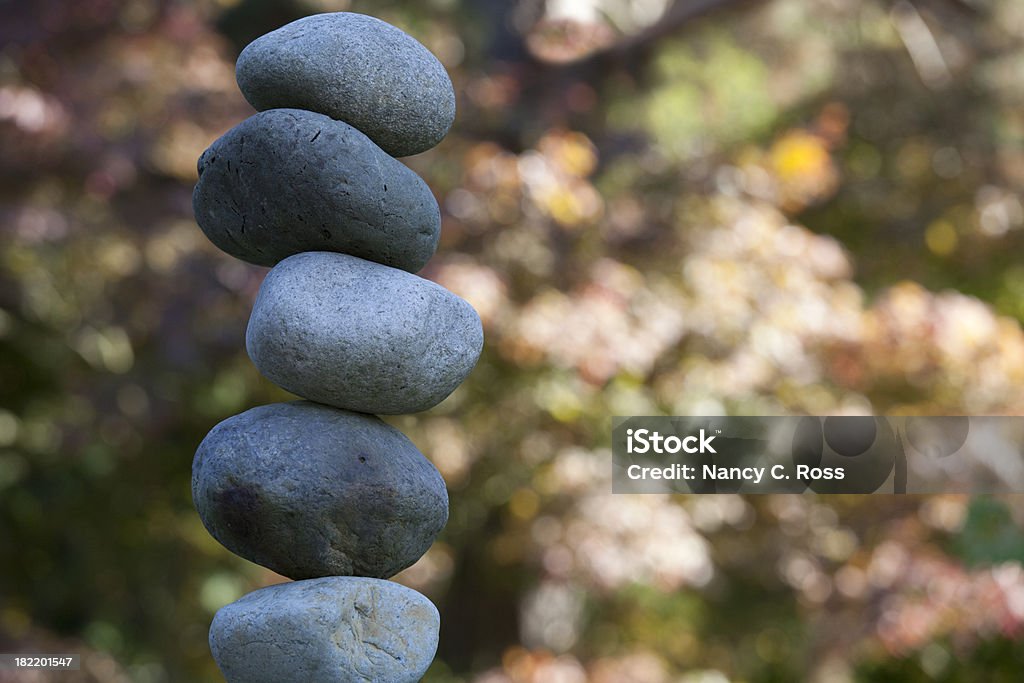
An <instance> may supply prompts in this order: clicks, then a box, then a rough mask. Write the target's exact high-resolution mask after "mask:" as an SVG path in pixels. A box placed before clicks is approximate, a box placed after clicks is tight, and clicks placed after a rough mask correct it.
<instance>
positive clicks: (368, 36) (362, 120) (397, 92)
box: [235, 12, 455, 157]
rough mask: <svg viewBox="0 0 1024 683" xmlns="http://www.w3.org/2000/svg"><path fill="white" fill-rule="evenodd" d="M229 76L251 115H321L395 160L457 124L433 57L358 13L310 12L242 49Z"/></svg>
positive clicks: (437, 139) (412, 41) (446, 85)
mask: <svg viewBox="0 0 1024 683" xmlns="http://www.w3.org/2000/svg"><path fill="white" fill-rule="evenodd" d="M235 74H236V77H237V79H238V87H239V88H241V89H242V94H243V95H245V99H247V100H249V103H250V104H251V105H252V106H253V107H255V108H256V109H259V110H265V109H276V108H281V107H288V108H295V109H308V110H310V111H315V112H320V113H321V114H326V115H328V116H330V117H332V118H335V119H338V120H339V121H345V122H347V123H350V124H352V125H353V126H355V127H356V128H358V129H359V130H361V131H363V132H364V133H366V134H367V135H368V136H370V138H371V139H373V141H374V142H376V143H377V144H378V145H380V146H381V148H383V149H384V150H385V151H386V152H387V153H388V154H391V155H394V156H398V157H401V156H408V155H410V154H418V153H420V152H423V151H425V150H428V149H430V148H431V147H433V146H434V145H436V144H437V143H438V142H440V141H441V139H442V138H443V137H444V136H445V135H446V134H447V133H448V129H449V128H451V125H452V121H454V120H455V91H454V90H453V89H452V82H451V79H449V78H448V74H447V72H445V70H444V67H443V66H442V65H441V63H440V62H439V61H437V58H436V57H434V55H432V54H431V53H430V51H429V50H427V48H425V47H423V45H421V44H420V43H419V42H417V41H416V39H415V38H413V37H412V36H410V35H408V34H407V33H404V32H403V31H401V30H400V29H397V28H395V27H394V26H391V25H390V24H387V23H385V22H383V21H381V20H380V19H375V18H374V17H369V16H366V15H364V14H354V13H351V12H336V13H331V14H316V15H313V16H310V17H305V18H303V19H299V20H298V21H293V22H292V23H290V24H287V25H285V26H282V27H281V28H279V29H277V30H276V31H271V32H270V33H268V34H266V35H264V36H261V37H259V38H257V39H256V40H254V41H253V42H252V43H250V44H249V45H248V46H247V47H246V48H245V49H244V50H242V54H240V55H239V56H238V64H237V66H236V69H235Z"/></svg>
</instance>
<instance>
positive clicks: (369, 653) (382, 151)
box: [192, 12, 483, 683]
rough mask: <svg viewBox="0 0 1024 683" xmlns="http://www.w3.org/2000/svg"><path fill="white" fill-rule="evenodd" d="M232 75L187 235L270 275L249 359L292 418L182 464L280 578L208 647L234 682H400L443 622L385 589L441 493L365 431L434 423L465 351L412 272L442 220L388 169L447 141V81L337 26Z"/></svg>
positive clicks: (379, 38)
mask: <svg viewBox="0 0 1024 683" xmlns="http://www.w3.org/2000/svg"><path fill="white" fill-rule="evenodd" d="M237 77H238V84H239V86H240V88H241V89H242V92H243V94H244V95H245V97H246V99H248V100H249V102H250V103H251V104H252V105H253V106H254V107H255V108H256V109H257V110H259V111H260V113H258V114H256V115H255V116H252V117H251V118H249V119H248V120H246V121H244V122H242V123H241V124H239V125H238V126H236V127H235V128H233V129H232V130H230V131H229V132H228V133H226V134H225V135H224V136H223V137H221V138H220V139H219V140H217V141H216V142H214V143H213V145H211V146H210V148H209V149H208V150H206V152H204V153H203V155H202V157H201V158H200V160H199V182H198V184H197V185H196V189H195V194H194V196H193V204H194V208H195V214H196V220H197V222H198V223H199V225H200V227H201V228H202V229H203V231H204V232H205V233H206V235H207V236H208V237H209V238H210V240H212V241H213V243H214V244H216V245H217V246H218V247H220V248H221V249H223V250H224V251H226V252H227V253H229V254H231V255H233V256H236V257H238V258H240V259H243V260H245V261H248V262H250V263H256V264H260V265H267V266H273V268H272V270H271V271H270V273H269V274H268V275H267V277H266V279H265V280H264V282H263V285H262V286H261V287H260V291H259V294H258V296H257V299H256V303H255V306H254V309H253V312H252V316H251V318H250V320H249V326H248V329H247V331H246V348H247V350H248V352H249V357H250V358H251V359H252V361H253V363H254V364H255V365H256V367H257V368H258V369H259V371H260V372H261V373H262V374H263V375H264V376H266V377H267V378H269V379H270V380H272V381H273V382H275V383H276V384H278V385H280V386H281V387H283V388H285V389H287V390H288V391H291V392H293V393H295V394H298V395H299V396H301V397H303V398H305V399H307V400H305V401H296V402H293V403H281V404H273V405H266V406H261V407H258V408H253V409H252V410H249V411H247V412H245V413H242V414H241V415H236V416H235V417H232V418H229V419H227V420H225V421H224V422H222V423H220V424H219V425H217V426H216V427H214V429H213V430H212V431H211V432H210V433H209V435H207V437H206V438H205V439H204V440H203V442H202V444H200V446H199V449H198V451H197V453H196V456H195V460H194V462H193V471H192V495H193V499H194V501H195V504H196V508H197V509H198V510H199V514H200V516H201V518H202V520H203V524H205V525H206V528H207V529H208V530H209V531H210V533H211V534H212V535H213V536H214V537H215V538H216V539H217V540H218V541H220V542H221V543H222V544H223V545H224V546H226V547H227V548H228V549H229V550H231V551H232V552H234V553H237V554H238V555H240V556H242V557H244V558H246V559H248V560H251V561H253V562H256V563H258V564H261V565H263V566H265V567H269V568H270V569H272V570H274V571H275V572H278V573H280V574H283V575H285V576H287V577H289V578H292V579H295V581H294V582H291V583H284V584H279V585H275V586H271V587H268V588H264V589H261V590H258V591H255V592H254V593H251V594H249V595H247V596H245V597H243V598H242V599H240V600H238V601H237V602H234V603H232V604H230V605H227V606H225V607H224V608H222V609H221V610H220V611H219V612H217V615H216V616H215V617H214V620H213V625H212V626H211V629H210V648H211V650H212V652H213V656H214V658H215V659H216V661H217V664H218V666H219V667H220V669H221V671H222V672H223V674H224V676H225V678H226V679H227V680H228V681H229V682H232V683H234V682H238V683H242V682H244V683H262V682H267V683H270V682H273V683H284V682H287V681H302V682H309V681H316V682H318V683H330V682H334V681H337V682H341V681H374V682H381V683H387V682H392V681H394V682H399V681H418V680H419V679H420V677H421V676H422V675H423V673H424V672H425V671H426V669H427V667H428V666H429V665H430V662H431V660H432V659H433V656H434V653H435V651H436V648H437V638H438V628H439V625H440V617H439V615H438V612H437V609H436V608H435V607H434V606H433V604H431V603H430V601H429V600H427V598H425V597H424V596H422V595H420V594H419V593H417V592H415V591H413V590H411V589H409V588H405V587H403V586H401V585H399V584H397V583H394V582H391V581H387V580H386V579H387V578H389V577H391V576H394V575H395V574H397V573H398V572H400V571H401V570H403V569H405V568H406V567H409V566H411V565H412V564H413V563H414V562H416V560H418V559H419V558H420V557H421V556H422V555H423V553H425V552H426V551H427V549H428V548H429V547H430V545H431V544H432V543H433V541H434V539H435V538H436V536H437V534H438V533H439V532H440V531H441V529H442V528H443V527H444V525H445V523H446V522H447V519H448V494H447V491H446V489H445V484H444V480H443V479H442V478H441V475H440V474H439V473H438V471H437V469H436V468H435V467H434V466H433V465H432V464H431V463H430V462H429V461H428V460H427V459H426V458H425V457H424V456H423V455H422V454H421V453H420V452H419V451H418V450H417V449H416V447H415V446H414V445H413V444H412V443H411V442H410V441H409V440H408V439H407V438H406V437H405V436H404V435H403V434H402V433H401V432H399V431H398V430H396V429H394V428H393V427H390V426H388V425H387V424H385V423H384V422H382V421H381V420H380V419H379V418H377V417H375V414H399V413H411V412H417V411H421V410H426V409H428V408H430V407H432V406H434V405H436V404H437V403H439V402H440V401H442V400H443V399H444V398H445V397H446V396H448V395H449V394H450V393H451V392H452V391H453V390H454V389H455V388H456V387H457V386H458V385H459V384H460V383H461V382H462V381H463V380H464V379H465V378H466V376H467V375H468V374H469V372H470V370H472V368H473V366H474V365H475V364H476V361H477V358H478V357H479V355H480V350H481V347H482V345H483V332H482V329H481V325H480V319H479V317H478V316H477V314H476V312H475V311H474V310H473V308H472V307H471V306H470V305H469V304H468V303H466V302H465V301H463V300H462V299H460V298H458V297H456V296H455V295H453V294H451V293H450V292H448V291H447V290H445V289H444V288H442V287H440V286H438V285H436V284H434V283H432V282H429V281H427V280H425V279H423V278H420V277H418V276H416V275H414V274H413V273H415V272H416V271H418V270H419V269H421V268H422V267H423V265H424V264H425V263H426V262H427V260H428V259H429V258H430V257H431V255H433V253H434V250H435V249H436V248H437V242H438V238H439V235H440V211H439V209H438V205H437V202H436V200H435V199H434V197H433V195H432V194H431V192H430V189H429V188H428V187H427V185H426V183H424V182H423V180H422V179H421V178H419V177H418V176H417V175H416V174H415V173H413V172H412V171H411V170H409V169H408V168H407V167H406V166H404V165H403V164H402V163H400V162H399V161H397V160H395V159H394V158H393V157H394V156H406V155H410V154H416V153H419V152H422V151H424V150H426V149H429V148H430V147H433V146H434V145H436V144H437V143H438V142H439V141H440V140H441V139H442V138H443V137H444V136H445V134H446V133H447V131H448V129H449V127H450V126H451V123H452V121H453V119H454V116H455V95H454V92H453V90H452V85H451V81H450V80H449V78H448V75H447V73H445V70H444V68H443V67H442V66H441V64H440V63H439V62H438V61H437V59H435V58H434V56H433V55H431V54H430V52H429V51H427V49H426V48H424V47H423V46H422V45H421V44H419V43H418V42H416V41H415V40H414V39H413V38H411V37H410V36H408V35H406V34H405V33H403V32H402V31H400V30H398V29H397V28H395V27H393V26H390V25H388V24H386V23H384V22H382V21H379V20H377V19H374V18H372V17H367V16H363V15H359V14H352V13H344V12H342V13H333V14H321V15H316V16H312V17H307V18H305V19H300V20H299V21H296V22H293V23H291V24H288V25H287V26H284V27H282V28H280V29H278V30H276V31H273V32H271V33H268V34H267V35H265V36H262V37H261V38H259V39H257V40H256V41H254V42H253V43H252V44H250V45H249V46H248V47H246V48H245V50H243V52H242V54H241V55H240V57H239V59H238V65H237Z"/></svg>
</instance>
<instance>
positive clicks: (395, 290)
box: [245, 251, 483, 414]
mask: <svg viewBox="0 0 1024 683" xmlns="http://www.w3.org/2000/svg"><path fill="white" fill-rule="evenodd" d="M245 345H246V349H247V350H248V351H249V357H250V358H251V359H252V362H253V363H255V364H256V367H257V368H258V369H259V371H260V372H261V373H263V375H264V376H265V377H266V378H267V379H269V380H271V381H272V382H274V383H276V384H278V385H279V386H281V387H283V388H284V389H287V390H288V391H291V392H292V393H295V394H298V395H299V396H302V397H303V398H308V399H310V400H312V401H318V402H320V403H327V404H329V405H333V406H337V407H339V408H345V409H347V410H355V411H358V412H363V413H376V414H398V413H415V412H418V411H420V410H427V409H428V408H430V407H432V406H434V405H436V404H437V403H440V402H441V401H442V400H443V399H444V398H445V397H446V396H448V394H450V393H451V392H452V391H454V390H455V388H456V387H457V386H458V385H459V384H461V383H462V381H463V380H464V379H465V378H466V376H467V375H468V374H469V372H470V371H471V370H472V369H473V366H474V365H475V364H476V361H477V358H479V356H480V350H481V348H482V346H483V330H482V329H481V326H480V318H479V317H478V316H477V314H476V311H474V310H473V307H472V306H470V305H469V304H468V303H467V302H465V301H463V300H462V299H460V298H459V297H457V296H455V295H454V294H452V293H451V292H449V291H448V290H446V289H445V288H443V287H441V286H440V285H437V284H435V283H433V282H430V281H429V280H424V279H423V278H421V277H418V276H416V275H411V274H409V273H406V272H404V271H400V270H396V269H394V268H388V267H387V266H382V265H379V264H376V263H370V262H369V261H363V260H361V259H357V258H355V257H352V256H346V255H344V254H333V253H329V252H323V251H319V252H306V253H304V254H296V255H295V256H289V257H288V258H286V259H285V260H283V261H281V262H280V263H279V264H277V266H275V267H274V269H273V270H271V271H270V273H269V274H268V275H267V277H266V279H265V280H264V281H263V285H262V286H261V287H260V291H259V295H258V296H257V297H256V304H255V305H254V307H253V312H252V316H251V317H250V318H249V328H248V330H247V331H246V335H245Z"/></svg>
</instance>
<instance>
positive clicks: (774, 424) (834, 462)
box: [612, 416, 1024, 494]
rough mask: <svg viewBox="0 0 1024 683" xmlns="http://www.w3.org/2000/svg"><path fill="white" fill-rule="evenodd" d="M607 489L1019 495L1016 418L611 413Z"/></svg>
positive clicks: (1022, 446) (1021, 451) (1020, 439)
mask: <svg viewBox="0 0 1024 683" xmlns="http://www.w3.org/2000/svg"><path fill="white" fill-rule="evenodd" d="M612 474H613V476H612V490H613V492H615V493H804V492H814V493H890V494H891V493H896V494H900V493H951V492H959V493H1017V492H1024V417H966V416H939V417H934V416H928V417H921V416H914V417H902V416H900V417H876V416H857V417H853V416H827V417H826V416H785V417H650V416H640V417H616V418H613V421H612Z"/></svg>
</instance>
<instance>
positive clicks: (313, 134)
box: [192, 109, 441, 272]
mask: <svg viewBox="0 0 1024 683" xmlns="http://www.w3.org/2000/svg"><path fill="white" fill-rule="evenodd" d="M192 207H193V210H194V211H195V216H196V222H198V223H199V226H200V227H201V228H202V229H203V232H205V233H206V236H207V237H209V238H210V241H212V242H213V243H214V244H215V245H217V246H218V247H220V248H221V249H223V250H224V251H226V252H227V253H229V254H231V255H232V256H235V257H236V258H240V259H242V260H244V261H249V262H250V263H255V264H257V265H261V266H272V265H274V264H275V263H277V262H278V261H280V260H281V259H283V258H285V257H287V256H290V255H292V254H297V253H299V252H303V251H338V252H343V253H346V254H353V255H355V256H359V257H360V258H365V259H369V260H371V261H377V262H379V263H384V264H387V265H389V266H394V267H395V268H401V269H403V270H408V271H410V272H416V271H417V270H419V269H420V268H422V267H423V265H424V264H426V262H427V260H428V259H430V257H431V256H432V255H433V254H434V251H435V250H436V249H437V241H438V239H439V238H440V235H441V213H440V209H439V208H438V205H437V200H436V199H435V198H434V195H433V193H432V192H431V191H430V188H429V187H428V186H427V184H426V183H425V182H423V179H422V178H420V177H419V176H418V175H416V174H415V173H414V172H413V171H411V170H410V169H409V168H407V167H406V166H405V165H404V164H402V163H401V162H400V161H397V160H395V159H392V158H391V157H390V156H388V155H387V154H385V153H384V151H383V150H381V149H380V148H379V147H377V146H376V145H375V144H373V142H372V141H371V140H370V139H369V138H368V137H366V136H365V135H363V134H362V133H360V132H359V131H358V130H356V129H355V128H353V127H352V126H350V125H348V124H347V123H342V122H340V121H335V120H333V119H331V118H329V117H327V116H324V115H323V114H316V113H313V112H309V111H301V110H298V109H273V110H270V111H265V112H262V113H260V114H256V115H255V116H252V117H250V118H248V119H246V120H245V121H243V122H242V123H240V124H238V125H237V126H235V127H234V128H232V129H231V130H229V131H228V132H227V133H225V134H224V136H223V137H221V138H219V139H218V140H216V141H215V142H214V143H213V144H212V145H210V148H209V149H207V150H206V151H205V152H203V155H202V156H201V157H200V158H199V182H198V183H197V184H196V188H195V192H194V193H193V195H192Z"/></svg>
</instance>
